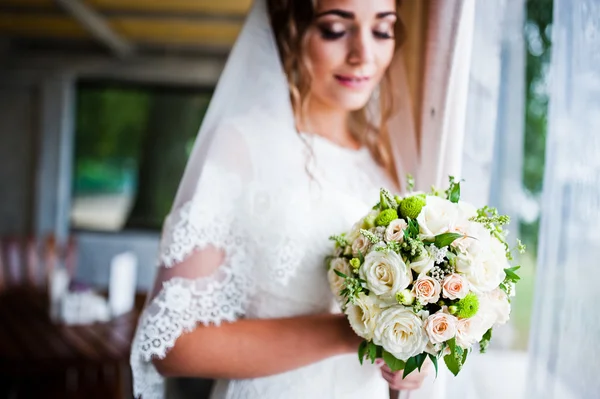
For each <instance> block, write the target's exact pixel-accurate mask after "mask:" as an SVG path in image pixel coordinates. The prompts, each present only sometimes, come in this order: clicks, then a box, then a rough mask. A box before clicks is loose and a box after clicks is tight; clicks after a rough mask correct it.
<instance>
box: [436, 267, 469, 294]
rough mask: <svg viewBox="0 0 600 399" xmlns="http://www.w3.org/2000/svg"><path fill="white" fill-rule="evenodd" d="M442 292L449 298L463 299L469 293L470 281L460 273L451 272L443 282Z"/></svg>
mask: <svg viewBox="0 0 600 399" xmlns="http://www.w3.org/2000/svg"><path fill="white" fill-rule="evenodd" d="M442 293H443V295H444V297H446V298H448V299H463V298H464V297H466V296H467V294H468V293H469V282H468V281H467V279H465V278H464V277H462V276H461V275H460V274H456V273H454V274H451V275H449V276H447V277H446V278H445V279H444V282H443V283H442Z"/></svg>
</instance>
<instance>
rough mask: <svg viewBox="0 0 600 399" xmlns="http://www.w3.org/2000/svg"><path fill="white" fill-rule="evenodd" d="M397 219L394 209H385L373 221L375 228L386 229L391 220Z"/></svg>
mask: <svg viewBox="0 0 600 399" xmlns="http://www.w3.org/2000/svg"><path fill="white" fill-rule="evenodd" d="M396 219H398V212H396V210H395V209H386V210H384V211H381V213H380V214H379V216H377V218H376V219H375V225H376V226H383V227H386V226H387V225H389V224H390V223H391V221H392V220H396Z"/></svg>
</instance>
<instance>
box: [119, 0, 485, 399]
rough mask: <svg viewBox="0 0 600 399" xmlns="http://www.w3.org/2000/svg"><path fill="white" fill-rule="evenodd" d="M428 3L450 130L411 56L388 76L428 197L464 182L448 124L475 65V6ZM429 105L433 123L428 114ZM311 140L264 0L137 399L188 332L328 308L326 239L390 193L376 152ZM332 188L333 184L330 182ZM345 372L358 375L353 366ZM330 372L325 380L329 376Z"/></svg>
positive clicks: (194, 184)
mask: <svg viewBox="0 0 600 399" xmlns="http://www.w3.org/2000/svg"><path fill="white" fill-rule="evenodd" d="M430 3H431V4H430V5H429V7H428V16H432V17H429V18H430V20H429V26H430V28H429V30H431V26H436V25H437V26H438V30H437V31H436V34H435V35H434V36H432V37H433V39H432V40H434V41H435V40H437V41H441V42H443V43H444V46H443V47H444V51H441V52H439V54H440V55H441V56H440V57H438V56H437V55H436V52H437V47H436V45H435V43H433V42H431V43H428V44H427V46H426V48H425V54H426V69H425V76H424V81H427V75H428V74H430V75H431V76H434V75H435V76H438V75H439V74H440V71H445V70H447V68H449V66H452V65H454V67H452V68H450V69H449V70H450V72H449V73H447V74H442V75H443V76H438V77H437V78H436V80H435V82H437V83H435V84H439V85H441V86H443V90H441V91H439V90H437V89H438V87H436V90H433V89H428V88H427V86H426V87H425V90H426V93H425V95H424V96H423V98H424V105H426V106H427V104H429V103H428V101H429V102H435V106H436V107H438V109H439V111H440V112H439V113H437V114H436V118H437V117H439V116H440V115H441V116H443V119H442V120H443V122H441V123H440V124H438V125H436V124H435V123H433V122H431V118H430V117H429V119H428V121H429V124H426V123H423V121H421V120H418V121H414V120H413V117H412V115H413V113H412V109H411V104H410V100H409V99H408V98H409V96H407V95H406V93H407V92H408V82H407V78H406V71H405V68H404V65H403V64H404V63H403V60H402V56H401V54H397V56H396V57H395V59H394V60H393V66H392V71H393V82H394V89H395V95H396V97H397V100H398V101H397V102H396V104H399V106H398V109H397V110H396V114H395V116H394V117H393V118H392V119H391V120H390V122H389V131H390V136H391V142H392V147H393V154H394V156H395V160H396V169H397V171H398V173H399V175H404V174H405V173H408V172H410V173H413V174H415V175H417V176H418V177H422V179H423V180H422V181H421V184H422V185H424V186H428V185H430V184H432V183H437V182H438V180H439V178H440V177H441V176H442V175H444V174H446V171H447V170H452V173H455V174H457V175H459V172H460V170H459V169H460V163H457V162H453V160H454V159H461V157H462V151H460V148H456V145H457V144H456V143H460V142H461V140H460V137H461V136H462V130H461V129H462V127H461V126H460V122H457V123H451V122H449V120H456V121H460V120H461V118H462V120H463V121H464V115H460V114H461V112H462V113H464V109H463V108H461V105H460V104H461V101H462V97H461V95H462V94H461V93H463V92H466V82H467V81H468V79H467V77H468V68H464V70H463V69H461V67H460V66H461V62H465V64H466V65H468V59H467V60H464V58H466V57H468V53H469V51H468V48H469V44H470V37H469V36H468V35H469V31H468V29H463V28H462V26H464V25H468V24H469V23H470V22H469V21H468V18H469V12H468V10H469V9H470V8H472V7H473V5H472V4H471V3H472V0H464V1H455V2H452V3H453V6H448V5H447V4H444V3H448V2H444V1H441V0H438V1H435V0H434V1H431V2H430ZM443 15H445V16H446V17H448V16H449V17H450V18H444V17H443ZM471 18H472V15H471ZM447 19H449V20H450V21H451V22H447V21H446V20H447ZM442 22H443V23H442ZM471 23H472V21H471ZM444 35H445V36H444ZM438 47H439V44H438ZM445 68H446V69H445ZM465 70H466V72H465ZM436 74H438V75H436ZM464 74H466V76H463V75H464ZM463 79H464V80H463ZM432 84H433V83H432ZM427 90H431V92H432V93H431V95H430V96H428V95H427ZM439 92H441V93H443V94H439ZM456 99H458V100H456ZM438 100H439V101H438ZM426 106H424V107H423V110H424V114H427V115H430V114H429V113H428V112H427V111H426ZM464 108H466V106H465V107H464ZM436 121H437V119H436ZM423 129H425V130H423ZM417 132H421V136H422V137H421V139H419V137H418V136H417ZM306 136H307V135H303V134H299V133H298V132H297V131H296V129H295V123H294V117H293V112H292V107H291V103H290V99H289V89H288V85H287V80H286V77H285V75H284V72H283V69H282V65H281V61H280V59H279V56H278V52H277V46H276V44H275V41H274V38H273V33H272V30H271V27H270V24H269V19H268V12H267V9H266V0H255V2H254V4H253V7H252V9H251V10H250V13H249V15H248V17H247V19H246V22H245V24H244V27H243V29H242V31H241V33H240V35H239V37H238V39H237V41H236V44H235V46H234V48H233V49H232V52H231V54H230V56H229V59H228V62H227V64H226V67H225V69H224V71H223V73H222V75H221V78H220V80H219V82H218V85H217V88H216V91H215V94H214V96H213V99H212V101H211V104H210V107H209V109H208V112H207V114H206V117H205V118H204V121H203V123H202V126H201V128H200V131H199V134H198V138H197V140H196V143H195V145H194V148H193V151H192V154H191V157H190V160H189V161H188V165H187V167H186V170H185V172H184V175H183V178H182V180H181V183H180V187H179V190H178V192H177V195H176V198H175V201H174V204H173V208H172V210H171V213H170V214H169V216H168V217H167V219H166V220H165V223H164V227H163V233H162V238H161V245H160V254H159V261H158V269H157V276H156V282H155V286H154V289H153V290H152V292H151V293H150V295H149V299H148V303H147V305H146V308H145V309H144V312H143V314H142V316H141V317H140V321H139V324H138V329H137V332H136V335H135V338H134V342H133V345H132V353H131V367H132V371H133V377H134V394H135V396H136V397H139V396H143V398H144V399H152V398H162V397H163V395H164V380H163V378H162V376H160V374H158V372H157V371H156V369H155V368H154V366H153V364H152V361H151V359H152V358H154V357H159V358H161V357H164V356H165V355H166V353H167V352H168V350H169V349H170V348H172V347H173V345H174V344H175V341H176V339H177V338H178V337H179V336H180V335H181V334H183V333H185V332H187V331H192V330H193V329H194V328H196V326H197V325H199V324H202V325H209V324H214V325H219V324H220V323H223V322H232V321H235V320H237V319H238V318H241V317H246V318H271V317H289V316H295V315H301V314H310V313H317V312H323V311H328V310H330V308H331V299H332V298H331V294H330V293H329V288H328V286H327V284H328V283H327V279H326V277H325V275H324V272H323V270H324V269H323V267H322V258H323V255H324V254H325V253H326V252H327V248H328V245H329V243H328V241H327V237H328V236H329V235H330V234H331V233H332V232H335V231H338V230H339V231H342V230H345V229H347V228H349V227H350V225H351V223H352V222H353V221H355V220H356V219H358V218H359V217H360V216H362V215H363V214H364V213H365V212H366V211H367V210H368V208H367V206H368V204H369V203H371V202H374V201H376V199H377V190H378V187H379V186H381V185H391V184H392V182H391V181H389V180H388V179H387V177H386V176H385V174H384V173H383V171H382V169H381V168H379V167H378V166H377V165H376V164H375V163H374V161H373V160H372V157H371V156H370V154H369V153H368V151H367V150H366V149H364V148H363V149H361V150H359V151H352V150H349V149H344V148H341V147H335V146H334V145H333V144H332V143H327V142H325V141H324V140H323V139H319V138H315V137H306ZM441 137H444V139H440V138H441ZM307 142H308V144H309V145H311V146H312V147H313V148H312V149H311V148H309V145H307ZM419 142H421V146H420V147H421V148H420V149H419V148H418V143H419ZM449 143H454V147H451V146H450V145H449ZM459 145H460V144H459ZM450 149H451V151H450ZM455 151H458V153H455ZM441 153H443V154H445V155H444V156H440V154H441ZM423 165H425V167H424V166H423ZM448 165H452V166H451V167H448ZM307 170H308V173H307ZM436 179H438V180H436ZM333 180H335V184H328V183H323V182H331V181H333ZM349 193H355V194H356V195H354V196H353V195H350V194H349ZM333 211H335V212H336V214H335V215H332V213H331V212H333ZM307 215H308V216H310V218H311V219H313V220H307ZM315 221H327V223H315ZM191 258H193V261H190V259H191ZM300 270H301V271H300ZM346 362H347V363H353V364H354V363H356V364H358V362H357V361H356V359H355V356H352V357H351V358H349V359H346ZM352 367H354V366H352ZM311 370H312V371H311ZM315 370H316V369H311V368H310V367H308V368H305V369H303V370H300V371H298V374H296V375H295V376H294V377H293V378H294V380H299V382H300V383H302V378H298V375H304V376H307V377H306V378H307V379H308V378H310V379H313V374H310V373H311V372H312V373H314V372H315ZM323 370H324V369H323V368H321V369H319V371H318V373H319V374H323V378H325V375H326V374H327V373H325V372H324V371H323ZM332 372H333V371H332ZM353 372H356V373H361V372H360V370H358V371H356V370H354V371H352V370H351V371H349V374H348V375H352V373H353ZM373 373H377V371H376V370H375V371H373V372H372V374H373ZM373 375H374V374H373ZM356 376H357V377H356V378H355V379H356V382H357V384H358V383H361V381H362V380H361V378H363V376H362V375H361V374H356ZM369 378H370V377H369ZM265 381H267V380H265ZM307 383H308V382H306V381H304V384H307ZM313 383H314V382H313ZM331 383H332V382H329V383H328V384H329V385H331ZM240 384H241V383H240ZM257 384H263V386H265V384H266V385H268V383H267V382H264V381H259V382H255V383H254V385H252V384H251V383H248V384H247V385H248V387H251V388H248V387H246V388H244V389H247V390H246V391H243V390H242V389H241V388H240V389H239V390H238V391H237V392H238V393H237V395H238V396H235V395H233V396H232V395H230V394H227V395H225V394H223V396H222V397H252V394H251V393H249V392H251V391H250V389H254V390H255V391H256V392H257V393H256V395H255V397H261V396H260V395H263V396H262V397H270V396H268V395H266V394H265V393H264V392H266V391H264V390H263V391H261V392H258V391H257V388H256V386H258V385H257ZM234 385H235V384H234ZM329 385H328V386H329ZM228 389H229V388H228ZM265 389H266V390H267V391H268V389H267V388H265ZM299 389H300V388H299ZM328 389H333V390H334V391H335V392H338V390H339V389H340V388H339V387H334V388H331V387H330V388H328ZM348 389H350V388H349V387H348ZM377 389H379V386H378V388H377ZM255 391H252V392H255ZM229 392H232V391H231V390H230V391H229ZM242 392H243V393H242ZM298 392H300V391H298ZM332 392H333V391H332ZM385 392H387V390H386V391H385ZM339 395H341V396H339V397H351V396H345V395H342V394H339ZM220 397H221V396H219V398H220ZM273 397H277V396H273ZM373 397H375V396H373ZM412 397H413V398H414V397H415V396H412ZM436 397H439V396H436Z"/></svg>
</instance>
